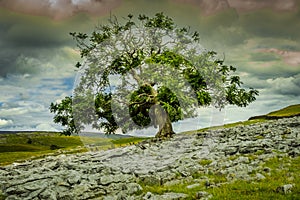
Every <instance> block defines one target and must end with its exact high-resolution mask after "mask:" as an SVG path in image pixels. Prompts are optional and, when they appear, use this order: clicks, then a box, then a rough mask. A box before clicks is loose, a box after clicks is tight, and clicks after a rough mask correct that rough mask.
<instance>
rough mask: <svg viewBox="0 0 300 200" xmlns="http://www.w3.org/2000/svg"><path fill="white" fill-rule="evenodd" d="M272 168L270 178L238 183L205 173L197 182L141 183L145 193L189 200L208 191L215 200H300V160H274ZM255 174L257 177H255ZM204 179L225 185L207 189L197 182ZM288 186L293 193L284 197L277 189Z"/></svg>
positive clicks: (272, 160)
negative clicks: (170, 194) (178, 195)
mask: <svg viewBox="0 0 300 200" xmlns="http://www.w3.org/2000/svg"><path fill="white" fill-rule="evenodd" d="M265 167H269V168H270V169H271V174H270V175H268V174H267V173H264V172H262V173H263V175H264V176H265V177H266V179H263V180H259V181H251V182H249V181H245V180H238V181H235V182H231V183H228V182H227V179H226V175H222V174H203V173H196V174H194V175H193V180H188V181H183V182H182V183H180V184H176V185H171V186H165V185H146V184H144V183H143V182H140V183H139V184H140V185H141V186H142V187H143V188H144V190H143V194H146V193H147V192H151V193H153V194H160V195H161V194H164V193H166V192H176V193H185V194H187V195H188V196H189V197H188V198H187V199H188V200H192V199H196V193H197V192H199V191H206V192H208V193H209V194H212V195H213V197H212V198H211V199H216V200H223V199H228V200H241V199H242V200H245V199H247V200H248V199H249V200H252V199H258V200H265V199H276V200H277V199H279V200H281V199H282V200H286V199H287V200H289V199H290V200H292V199H300V179H299V177H300V157H296V158H290V157H284V158H277V157H275V158H272V159H270V160H268V161H267V162H266V163H265V164H264V165H263V166H262V168H265ZM253 175H254V174H253ZM201 177H207V178H208V179H209V182H210V183H214V184H221V185H220V186H219V187H212V188H206V186H205V182H206V181H205V179H203V181H198V182H195V179H197V180H199V178H200V179H201ZM195 183H199V185H198V186H196V187H194V188H191V189H188V188H187V186H188V185H192V184H195ZM285 184H293V185H294V188H293V189H292V190H291V193H287V194H283V193H279V192H277V191H276V189H277V188H278V187H280V186H283V185H285Z"/></svg>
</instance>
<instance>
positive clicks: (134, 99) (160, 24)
mask: <svg viewBox="0 0 300 200" xmlns="http://www.w3.org/2000/svg"><path fill="white" fill-rule="evenodd" d="M70 35H71V36H72V37H73V38H74V40H75V41H76V43H77V46H78V47H79V49H80V52H81V57H82V58H84V63H80V62H78V63H77V64H76V65H75V67H76V68H79V70H80V71H81V72H82V76H81V80H80V83H79V85H78V86H77V87H76V89H75V91H74V97H66V98H65V99H64V100H63V101H62V102H61V103H59V104H57V103H56V104H53V103H52V104H51V106H50V111H51V112H53V113H55V117H54V122H56V123H60V124H62V125H63V126H66V128H67V129H66V130H65V131H64V132H63V134H65V135H70V134H72V133H78V131H80V130H81V129H82V128H83V127H84V126H85V125H92V126H93V127H94V128H96V129H100V130H104V132H105V133H108V134H111V133H114V132H116V130H117V129H118V128H121V129H122V131H123V132H127V131H128V130H132V129H137V128H143V127H148V126H152V125H158V126H162V123H159V122H157V121H160V122H161V120H165V121H166V123H171V122H176V121H178V120H182V119H184V118H189V117H194V116H196V115H197V113H196V109H195V108H196V107H198V106H208V105H214V106H215V107H217V108H223V107H224V106H225V105H226V104H233V105H237V106H247V105H248V104H249V103H251V102H253V101H254V100H255V96H257V95H258V91H257V90H254V89H250V90H249V91H247V90H246V89H244V88H242V84H243V83H242V81H241V80H240V77H239V76H237V75H235V74H234V72H235V71H236V68H235V67H233V66H227V65H225V64H224V60H220V59H217V56H216V55H217V54H216V52H214V51H205V50H203V49H201V48H202V47H201V48H200V46H201V45H200V44H199V34H198V33H197V32H191V31H190V29H189V28H187V27H178V26H177V25H176V24H175V23H174V21H173V19H172V18H170V17H168V16H165V15H164V14H163V13H157V14H156V15H155V16H154V17H148V16H146V15H139V16H138V17H137V18H135V17H134V16H133V15H131V14H129V15H128V16H127V18H125V22H123V23H122V22H120V21H118V19H117V18H116V17H111V18H110V19H109V21H108V24H103V25H99V26H98V27H97V28H96V29H95V31H93V32H92V33H91V34H86V33H76V32H74V33H70ZM112 78H114V79H118V80H119V81H120V84H119V85H116V84H114V83H112V82H111V81H110V80H111V79H112ZM72 106H73V109H72V108H71V107H72ZM161 108H163V109H164V112H161V111H158V110H157V109H161ZM128 111H129V115H128ZM163 113H166V114H167V115H166V116H167V117H166V116H164V115H163ZM163 116H164V117H163ZM129 118H131V119H132V120H129ZM162 118H167V119H162ZM75 122H76V123H75ZM165 127H168V126H162V127H160V129H161V128H165ZM169 127H170V126H169ZM168 131H172V130H171V129H169V130H165V132H168Z"/></svg>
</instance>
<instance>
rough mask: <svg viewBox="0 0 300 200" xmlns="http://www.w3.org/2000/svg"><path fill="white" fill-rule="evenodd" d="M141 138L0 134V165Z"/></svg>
mask: <svg viewBox="0 0 300 200" xmlns="http://www.w3.org/2000/svg"><path fill="white" fill-rule="evenodd" d="M143 139H145V138H137V137H129V138H119V139H109V138H95V137H80V136H63V135H60V133H54V132H49V133H47V132H34V133H16V134H0V166H1V165H7V164H11V163H13V162H22V161H25V160H27V159H37V158H41V157H44V156H47V155H58V154H61V153H64V154H71V153H79V152H86V151H88V150H94V149H95V150H96V149H97V150H105V149H109V148H117V147H120V146H125V145H129V144H133V143H136V142H138V141H141V140H143Z"/></svg>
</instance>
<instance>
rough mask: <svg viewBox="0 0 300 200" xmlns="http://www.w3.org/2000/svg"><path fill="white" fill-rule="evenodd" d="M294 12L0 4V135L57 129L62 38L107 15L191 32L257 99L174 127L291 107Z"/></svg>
mask: <svg viewBox="0 0 300 200" xmlns="http://www.w3.org/2000/svg"><path fill="white" fill-rule="evenodd" d="M299 6H300V1H299V0H298V1H297V0H284V1H282V0H151V1H150V0H0V92H1V95H0V130H60V129H61V127H60V126H58V125H56V124H54V123H53V122H52V117H53V115H52V114H51V113H50V112H49V105H50V103H51V102H55V101H59V100H60V99H62V98H63V97H65V96H68V95H71V94H72V89H73V83H74V77H75V76H76V70H75V67H74V64H75V63H76V62H77V61H80V57H79V55H78V51H77V49H76V46H75V43H74V41H73V40H72V38H71V37H70V36H69V32H74V31H77V32H78V31H81V32H86V33H90V32H91V31H92V30H93V29H94V27H95V26H96V25H97V24H98V23H105V22H106V20H107V18H108V17H109V15H110V13H111V14H114V15H116V16H120V17H122V16H127V14H129V13H132V14H135V15H137V14H147V15H153V14H155V13H157V12H164V13H165V14H167V15H168V16H170V17H172V18H173V19H174V20H175V22H176V23H177V24H178V25H180V26H186V25H189V26H190V27H191V28H192V29H194V30H198V31H199V33H200V41H201V44H202V45H203V46H204V47H205V48H206V49H210V50H215V51H217V52H218V53H219V54H220V55H223V54H224V55H225V62H226V63H227V64H233V65H235V66H236V67H237V68H238V71H239V75H240V76H241V77H242V80H243V82H244V85H245V86H246V87H254V88H256V89H258V90H259V91H260V96H259V97H258V99H257V101H256V102H255V103H252V104H251V105H250V106H249V107H247V108H237V107H227V108H226V109H224V110H223V112H222V113H217V112H215V111H214V110H212V109H203V110H202V111H201V112H202V113H201V114H200V118H197V119H192V120H189V121H187V122H186V123H179V125H177V126H180V125H181V126H184V127H185V129H189V128H198V127H202V126H206V125H209V124H207V123H210V124H214V123H220V122H221V123H223V122H225V123H227V122H233V121H239V120H245V119H247V118H249V117H250V116H253V115H259V114H264V113H268V112H270V111H272V110H274V109H279V108H282V107H285V106H288V105H290V104H298V103H300V101H299V99H300V98H299V97H300V7H299ZM201 117H202V118H201ZM183 129H184V128H183Z"/></svg>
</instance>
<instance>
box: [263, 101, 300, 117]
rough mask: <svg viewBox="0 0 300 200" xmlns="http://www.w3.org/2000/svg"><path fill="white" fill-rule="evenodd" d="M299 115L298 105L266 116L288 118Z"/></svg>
mask: <svg viewBox="0 0 300 200" xmlns="http://www.w3.org/2000/svg"><path fill="white" fill-rule="evenodd" d="M299 114H300V104H297V105H291V106H288V107H286V108H283V109H280V110H278V111H274V112H270V113H269V114H267V116H272V117H273V116H275V117H288V116H294V115H299Z"/></svg>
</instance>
